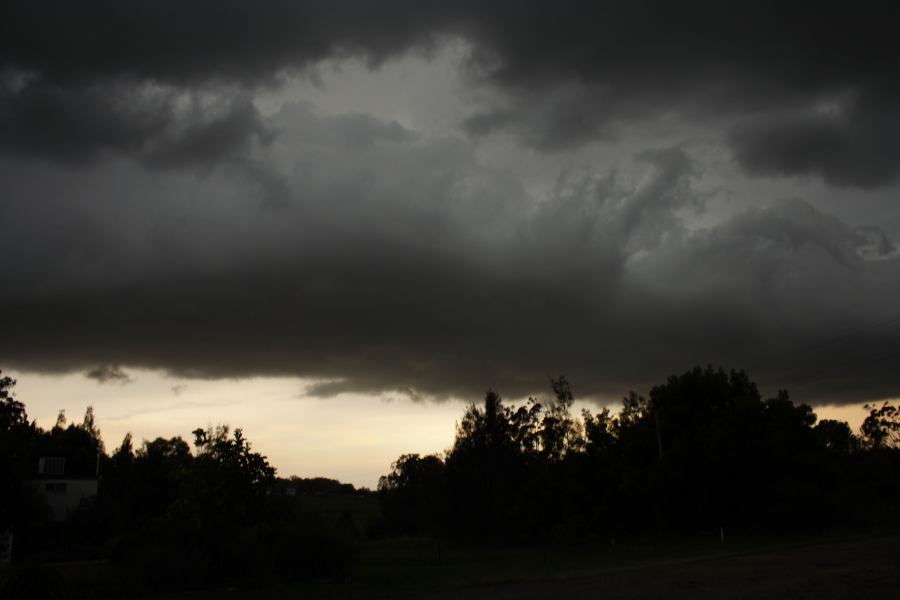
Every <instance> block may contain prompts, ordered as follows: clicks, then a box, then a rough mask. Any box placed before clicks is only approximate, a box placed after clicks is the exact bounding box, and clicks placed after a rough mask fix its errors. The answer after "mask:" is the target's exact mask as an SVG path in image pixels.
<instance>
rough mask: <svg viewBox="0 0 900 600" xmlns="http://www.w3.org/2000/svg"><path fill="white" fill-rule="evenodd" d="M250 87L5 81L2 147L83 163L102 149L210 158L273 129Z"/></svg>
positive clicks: (170, 159) (155, 163) (166, 158)
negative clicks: (208, 92)
mask: <svg viewBox="0 0 900 600" xmlns="http://www.w3.org/2000/svg"><path fill="white" fill-rule="evenodd" d="M271 135H272V134H271V132H268V131H266V130H265V128H264V127H263V125H262V122H261V120H260V115H259V113H258V112H257V110H256V108H255V107H254V106H253V103H252V101H251V100H250V98H249V97H248V96H247V95H246V94H241V93H234V92H231V93H228V92H227V91H225V92H221V91H217V93H216V94H215V96H214V97H212V98H205V97H204V94H203V93H202V92H201V91H198V92H180V91H179V90H175V89H172V88H161V87H159V86H150V85H139V84H137V83H135V82H133V81H117V82H114V83H103V84H100V83H92V84H90V85H86V86H74V87H71V86H70V87H67V86H62V85H58V84H54V83H47V82H43V81H41V80H34V79H31V80H29V79H28V78H26V79H23V80H22V81H20V82H9V81H8V82H7V83H6V85H5V86H4V87H0V150H4V151H6V152H7V153H12V154H18V155H23V156H33V157H40V158H49V159H53V160H55V161H57V162H60V163H63V164H66V165H69V166H79V165H84V164H87V163H91V162H93V161H95V160H97V159H98V158H100V157H102V156H103V155H104V154H109V153H119V154H124V155H126V156H131V157H133V158H136V159H138V160H140V161H143V162H144V163H145V164H147V165H148V166H150V167H152V168H157V169H160V168H179V167H186V166H210V165H216V164H218V163H220V162H225V161H228V160H230V159H233V158H234V157H235V156H238V155H242V154H243V153H244V151H245V149H246V147H247V146H248V145H250V144H251V143H253V142H254V141H259V142H262V143H265V142H266V141H267V140H268V139H270V137H271Z"/></svg>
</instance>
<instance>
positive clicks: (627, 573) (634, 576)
mask: <svg viewBox="0 0 900 600" xmlns="http://www.w3.org/2000/svg"><path fill="white" fill-rule="evenodd" d="M407 597H409V596H407ZM417 597H419V598H426V597H427V598H437V599H450V598H465V599H472V600H482V599H484V600H488V599H490V600H502V599H506V598H509V599H515V600H528V599H532V598H534V599H537V598H541V599H543V598H552V599H554V600H556V599H564V598H573V599H582V598H583V599H588V598H590V599H594V598H597V599H610V598H622V599H628V600H631V599H638V598H692V599H706V598H729V599H731V598H747V599H749V598H752V599H758V598H773V599H775V598H777V599H800V598H810V599H813V598H814V599H817V600H830V599H837V598H848V599H849V598H853V599H862V600H871V599H876V598H886V599H888V598H889V599H894V600H897V599H900V536H892V537H882V538H869V539H864V540H854V541H843V542H832V543H822V544H816V545H806V546H795V547H789V548H779V549H777V550H774V551H771V552H762V553H754V554H746V555H740V556H725V557H717V558H698V559H690V560H676V561H670V562H667V563H662V564H660V563H657V564H651V565H643V566H631V567H628V566H624V567H619V568H614V569H610V570H604V571H600V572H596V573H593V574H589V575H580V576H575V577H558V578H549V579H540V580H528V581H521V582H512V583H505V584H499V585H485V586H479V587H473V588H467V589H456V590H453V591H445V592H440V593H436V594H435V593H429V594H425V595H420V596H417Z"/></svg>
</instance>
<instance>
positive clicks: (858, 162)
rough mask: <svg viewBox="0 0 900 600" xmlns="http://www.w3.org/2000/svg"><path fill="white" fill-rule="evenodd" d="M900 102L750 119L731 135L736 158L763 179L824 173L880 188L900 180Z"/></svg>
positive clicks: (840, 104) (845, 103)
mask: <svg viewBox="0 0 900 600" xmlns="http://www.w3.org/2000/svg"><path fill="white" fill-rule="evenodd" d="M898 106H900V104H897V99H893V100H892V102H891V103H890V105H888V106H885V105H879V104H874V103H863V102H862V101H860V100H858V99H855V98H850V99H841V100H839V101H837V102H834V103H824V102H823V103H822V104H821V105H820V106H818V107H806V108H805V109H800V110H793V111H773V112H771V113H765V114H763V115H760V116H756V117H751V118H747V119H745V120H744V121H742V122H741V123H739V124H738V125H737V126H735V127H734V128H733V129H732V130H731V131H730V132H729V141H730V143H731V145H732V147H733V148H734V150H735V154H736V157H737V159H738V160H739V161H740V162H741V164H743V165H744V166H745V167H746V169H747V170H748V171H749V172H750V173H753V174H759V175H769V176H773V175H820V176H821V177H822V178H823V179H824V180H825V181H826V182H827V183H830V184H834V185H839V186H857V187H876V186H880V185H886V184H890V183H893V182H895V181H896V180H897V178H898V176H900V167H898V165H900V108H898Z"/></svg>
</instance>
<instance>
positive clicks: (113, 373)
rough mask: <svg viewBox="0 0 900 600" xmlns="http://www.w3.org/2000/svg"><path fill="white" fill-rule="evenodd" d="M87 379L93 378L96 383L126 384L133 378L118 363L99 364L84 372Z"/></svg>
mask: <svg viewBox="0 0 900 600" xmlns="http://www.w3.org/2000/svg"><path fill="white" fill-rule="evenodd" d="M84 376H85V377H87V378H88V379H94V380H96V381H97V383H117V384H119V385H126V384H128V383H132V382H133V381H134V380H133V379H132V378H131V376H130V375H128V373H126V372H125V371H124V370H123V369H122V368H121V367H119V366H118V365H100V366H99V367H95V368H93V369H91V370H90V371H88V372H87V373H85V374H84Z"/></svg>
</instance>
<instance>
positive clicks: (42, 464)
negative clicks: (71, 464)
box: [38, 456, 66, 475]
mask: <svg viewBox="0 0 900 600" xmlns="http://www.w3.org/2000/svg"><path fill="white" fill-rule="evenodd" d="M65 471H66V459H65V458H63V457H61V456H42V457H41V458H39V459H38V473H40V474H41V475H62V474H63V473H65Z"/></svg>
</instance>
